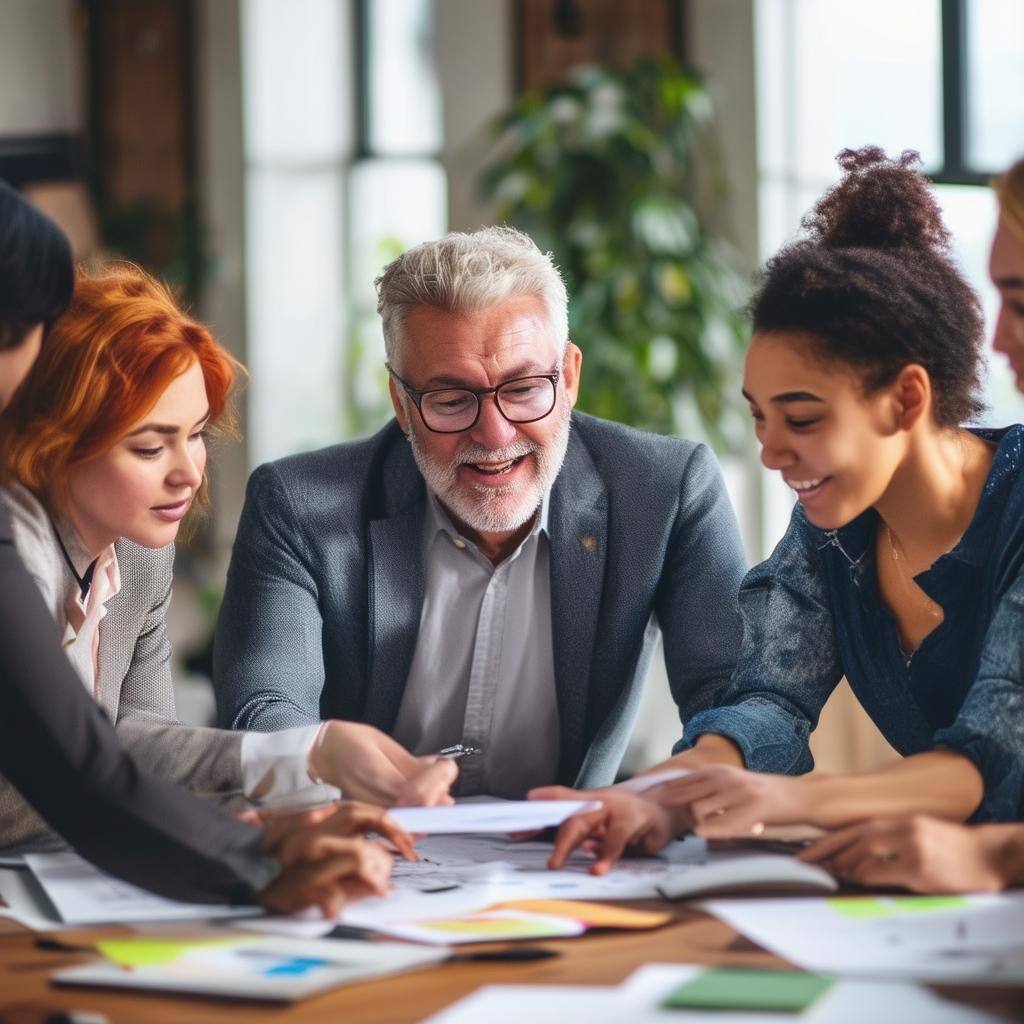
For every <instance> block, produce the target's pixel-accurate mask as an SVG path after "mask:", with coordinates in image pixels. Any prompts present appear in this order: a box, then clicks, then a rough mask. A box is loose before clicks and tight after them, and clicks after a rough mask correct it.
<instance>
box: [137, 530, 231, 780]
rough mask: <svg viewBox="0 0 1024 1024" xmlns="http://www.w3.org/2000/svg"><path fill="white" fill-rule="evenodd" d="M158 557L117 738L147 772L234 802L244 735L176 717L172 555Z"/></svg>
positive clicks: (163, 553)
mask: <svg viewBox="0 0 1024 1024" xmlns="http://www.w3.org/2000/svg"><path fill="white" fill-rule="evenodd" d="M149 554H150V555H152V553H149ZM159 554H160V555H161V558H162V561H159V562H158V561H157V560H155V559H153V563H152V565H151V566H150V567H149V568H150V571H155V573H156V575H157V576H158V578H160V580H161V581H160V582H159V583H158V584H157V586H156V587H155V588H154V589H155V599H154V603H153V605H152V607H150V608H149V609H148V610H147V612H146V615H145V618H144V620H143V622H142V626H141V629H140V630H139V634H138V637H137V638H136V639H135V643H134V649H133V650H132V652H131V658H130V661H129V665H128V671H127V673H126V674H125V677H124V680H123V681H122V682H121V687H120V699H119V701H118V706H117V733H118V736H119V737H120V739H121V742H122V743H123V744H124V746H125V749H126V750H129V751H130V752H131V753H132V755H133V756H134V757H135V760H136V761H137V762H138V764H139V766H140V767H141V768H143V769H144V770H145V771H148V772H152V773H153V774H154V775H157V776H159V777H160V778H162V779H167V780H168V781H169V782H175V783H177V784H179V785H182V786H185V787H186V788H188V789H190V790H192V791H193V792H195V793H201V794H203V795H204V796H211V797H216V798H224V799H234V798H236V797H238V796H239V795H240V794H241V790H242V767H241V745H242V733H239V732H230V731H228V730H225V729H206V728H202V727H201V726H194V725H186V724H184V723H182V722H179V721H178V720H177V718H176V716H175V707H174V687H173V683H172V679H171V665H170V659H171V645H170V641H169V640H168V638H167V609H168V606H169V604H170V601H171V572H172V566H173V553H172V549H170V548H168V549H167V550H166V551H164V552H160V553H159Z"/></svg>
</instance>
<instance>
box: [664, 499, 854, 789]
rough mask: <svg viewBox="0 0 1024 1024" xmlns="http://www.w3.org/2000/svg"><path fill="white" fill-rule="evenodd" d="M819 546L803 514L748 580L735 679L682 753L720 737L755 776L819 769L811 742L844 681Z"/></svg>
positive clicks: (694, 723) (689, 728) (697, 723)
mask: <svg viewBox="0 0 1024 1024" xmlns="http://www.w3.org/2000/svg"><path fill="white" fill-rule="evenodd" d="M816 543H820V540H818V537H817V535H816V534H815V533H813V532H812V531H811V529H810V528H809V527H808V526H807V524H806V522H805V521H804V519H803V514H802V512H801V510H800V509H799V508H798V509H796V510H795V511H794V513H793V518H792V519H791V520H790V525H789V529H788V530H787V531H786V535H785V536H784V537H783V538H782V540H781V541H780V542H779V545H778V547H777V548H776V549H775V551H774V552H773V553H772V556H771V558H769V559H768V560H767V561H766V562H762V563H761V564H760V565H758V566H755V567H754V568H753V569H752V570H751V571H750V572H749V573H748V574H747V577H746V579H744V581H743V584H742V586H741V588H740V616H741V618H742V622H743V640H742V644H741V647H740V654H739V661H738V662H737V665H736V672H735V673H734V675H733V677H732V681H731V683H730V684H729V686H728V688H727V689H726V690H725V692H724V693H723V694H722V696H721V698H720V699H719V701H718V703H717V704H716V706H715V707H712V708H710V709H708V710H707V711H702V712H700V713H699V714H697V715H696V716H695V717H694V718H693V719H692V720H691V721H689V722H687V724H686V734H685V737H684V739H683V741H682V742H681V743H679V744H677V746H676V752H678V751H679V750H683V749H686V748H687V747H690V746H692V745H693V744H694V743H695V742H696V741H697V739H698V737H699V736H700V735H701V734H702V733H717V734H718V735H721V736H727V737H728V738H729V739H731V740H733V742H735V743H736V744H737V746H739V748H740V750H741V751H742V754H743V760H744V763H745V764H746V766H747V767H748V768H749V769H751V770H753V771H761V772H780V773H786V774H791V775H796V774H800V773H802V772H807V771H810V769H811V768H812V767H813V766H814V761H813V758H812V757H811V752H810V748H809V746H808V742H807V741H808V737H809V735H810V733H811V732H812V731H813V729H814V728H815V726H816V725H817V723H818V715H819V713H820V712H821V708H822V706H823V705H824V703H825V701H826V700H827V699H828V697H829V695H830V694H831V693H832V691H833V690H834V689H835V687H836V684H837V683H838V682H839V680H840V678H841V677H842V668H841V666H840V661H839V652H838V648H837V645H836V640H835V631H834V627H833V619H832V611H831V608H830V607H829V601H828V591H827V587H826V581H825V579H824V576H823V567H822V559H821V557H820V556H819V554H818V552H816V551H815V544H816Z"/></svg>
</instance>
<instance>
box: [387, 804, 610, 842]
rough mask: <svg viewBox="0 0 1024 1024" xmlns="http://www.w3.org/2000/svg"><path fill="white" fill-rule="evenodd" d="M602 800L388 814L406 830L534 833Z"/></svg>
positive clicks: (468, 806)
mask: <svg viewBox="0 0 1024 1024" xmlns="http://www.w3.org/2000/svg"><path fill="white" fill-rule="evenodd" d="M600 806H601V802H600V801H599V800H500V801H499V800H496V801H489V802H487V803H461V804H453V805H451V806H449V807H396V808H394V809H392V810H391V811H390V812H389V813H390V815H391V817H392V818H394V819H395V821H397V822H398V824H399V825H400V826H401V827H402V828H404V829H405V830H406V831H407V832H414V833H421V834H424V835H468V834H472V833H485V832H501V833H506V834H507V833H509V832H534V831H536V830H537V829H543V828H550V827H552V826H554V825H561V824H562V822H563V821H565V819H566V818H570V817H572V815H574V814H578V813H579V812H580V811H593V810H597V808H599V807H600Z"/></svg>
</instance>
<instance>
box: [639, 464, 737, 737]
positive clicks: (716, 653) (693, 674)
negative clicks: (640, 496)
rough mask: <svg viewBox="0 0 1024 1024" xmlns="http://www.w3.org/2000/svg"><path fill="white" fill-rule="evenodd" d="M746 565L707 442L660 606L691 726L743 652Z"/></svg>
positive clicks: (685, 502) (683, 510) (687, 496)
mask: <svg viewBox="0 0 1024 1024" xmlns="http://www.w3.org/2000/svg"><path fill="white" fill-rule="evenodd" d="M745 569H746V562H745V558H744V554H743V545H742V543H741V541H740V535H739V527H738V526H737V523H736V515H735V513H734V512H733V508H732V504H731V503H730V501H729V496H728V494H727V493H726V490H725V483H724V481H723V480H722V474H721V470H720V469H719V466H718V462H717V460H716V459H715V456H714V454H713V453H712V452H711V450H710V449H709V448H708V447H707V446H706V445H698V446H697V447H696V448H695V449H694V451H693V453H692V454H691V455H690V458H689V459H688V461H687V464H686V466H685V469H684V472H683V475H682V480H681V484H680V494H679V506H678V510H677V512H676V517H675V521H674V523H673V525H672V533H671V536H670V539H669V546H668V552H667V556H666V566H665V572H664V576H663V579H662V583H661V585H660V587H659V590H658V594H657V599H656V605H655V611H656V614H657V618H658V624H659V625H660V627H661V630H662V634H663V636H664V643H665V663H666V667H667V669H668V679H669V685H670V686H671V688H672V696H673V698H674V700H675V702H676V706H677V707H678V708H679V717H680V721H681V722H682V723H683V725H684V726H685V724H686V722H687V721H688V720H689V718H690V717H691V716H693V715H694V714H696V713H697V712H699V711H701V710H703V709H704V708H707V707H710V706H711V705H712V704H714V703H715V701H716V700H717V698H718V697H719V696H720V695H721V693H722V691H723V690H724V688H725V687H726V685H727V684H728V682H729V679H730V677H731V676H732V673H733V669H734V667H735V665H736V656H737V653H738V650H739V641H740V621H739V614H738V611H737V594H738V593H739V588H740V581H741V580H742V579H743V574H744V571H745Z"/></svg>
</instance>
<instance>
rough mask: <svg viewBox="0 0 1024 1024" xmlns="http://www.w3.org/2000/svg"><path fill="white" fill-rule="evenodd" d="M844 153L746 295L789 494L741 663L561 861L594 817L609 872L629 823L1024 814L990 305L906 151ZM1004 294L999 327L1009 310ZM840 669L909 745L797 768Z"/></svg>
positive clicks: (659, 827)
mask: <svg viewBox="0 0 1024 1024" xmlns="http://www.w3.org/2000/svg"><path fill="white" fill-rule="evenodd" d="M839 161H840V164H841V165H842V167H843V169H844V170H845V172H846V173H845V175H844V177H843V179H842V180H841V181H840V182H839V184H837V185H836V186H835V187H834V188H833V189H831V190H830V191H829V192H828V193H826V195H825V196H824V197H823V198H822V199H821V200H820V201H819V202H818V204H817V205H816V206H815V208H814V210H813V212H812V213H811V214H810V215H809V216H808V217H807V218H806V220H805V227H806V229H807V233H806V235H805V237H803V238H801V239H799V240H798V241H795V242H793V243H792V244H790V245H788V246H786V247H785V248H784V249H782V250H781V252H779V253H778V254H777V255H776V256H775V257H774V258H773V259H772V260H770V261H769V262H768V265H767V267H766V270H765V274H764V278H763V281H762V283H761V286H760V289H759V291H758V294H757V295H756V296H755V298H754V301H753V303H752V314H753V337H752V340H751V343H750V348H749V351H748V354H747V360H746V367H745V374H744V395H745V397H746V398H747V400H748V402H749V404H750V410H751V414H752V416H753V418H754V424H755V431H756V434H757V438H758V441H759V442H760V445H761V459H762V462H763V463H764V465H765V466H767V467H768V468H769V469H773V470H776V471H778V472H779V473H781V475H782V477H783V479H784V480H785V481H786V483H787V484H789V485H790V487H792V488H793V490H794V491H795V493H796V497H797V499H798V503H797V506H796V508H795V510H794V512H793V517H792V520H791V523H790V526H789V529H788V531H787V532H786V535H785V536H784V537H783V539H782V541H781V542H780V543H779V545H778V546H777V547H776V549H775V551H774V552H773V554H772V556H771V557H770V558H769V559H768V560H767V561H766V562H764V563H762V564H761V565H759V566H757V567H755V568H754V569H753V570H752V571H751V572H750V573H749V574H748V575H747V577H746V579H745V580H744V582H743V585H742V589H741V593H740V610H741V613H742V617H743V621H744V640H743V646H742V650H741V654H740V658H739V662H738V665H737V669H736V672H735V674H734V676H733V679H732V682H731V684H730V686H729V687H728V688H727V689H726V691H725V692H724V693H723V694H722V695H721V696H720V698H719V700H718V702H717V704H716V706H714V707H712V708H710V709H708V710H706V711H704V712H701V713H700V714H698V715H696V716H695V717H694V718H693V719H691V720H690V721H689V722H687V723H686V732H685V737H684V740H683V741H682V743H681V744H680V745H679V748H678V749H679V752H678V753H677V756H676V757H675V758H673V759H672V760H671V761H670V762H667V763H666V765H662V766H660V767H661V768H662V769H664V768H665V767H672V768H679V769H689V770H690V771H689V773H688V774H686V775H684V776H683V777H682V778H678V779H676V780H674V781H670V782H667V783H665V784H663V785H662V786H660V787H658V788H656V789H652V790H650V791H648V793H647V794H645V795H644V796H642V797H637V796H634V795H630V794H624V793H621V792H614V791H611V792H606V791H601V795H602V797H605V808H604V809H603V810H602V811H601V812H596V813H595V814H594V815H592V816H591V818H589V819H587V818H578V819H576V820H574V821H572V822H570V823H567V824H566V825H565V826H563V828H562V831H561V835H560V836H559V841H558V844H557V846H556V853H555V857H554V858H553V861H554V863H555V864H558V863H561V862H562V860H563V859H564V856H565V855H566V854H567V853H568V851H569V850H570V849H572V848H573V847H574V846H575V845H577V844H578V843H579V842H581V841H582V840H583V839H584V837H586V836H587V835H590V834H592V833H593V830H594V829H595V828H598V829H603V830H604V831H603V836H602V838H600V839H599V841H598V852H599V856H598V863H597V869H598V870H604V869H606V868H607V866H608V865H609V864H610V863H611V862H612V861H613V860H614V859H615V858H616V857H617V856H618V855H619V854H620V853H621V851H622V849H623V848H624V847H625V845H626V844H627V843H630V844H633V845H640V846H641V847H643V848H647V849H652V848H656V847H657V846H658V845H660V844H661V843H663V842H664V841H666V839H667V838H668V837H670V836H671V835H675V834H678V833H679V832H681V831H682V830H684V829H685V828H690V827H692V828H695V830H696V831H697V832H698V833H700V834H701V835H704V836H708V837H725V836H737V835H750V834H751V833H753V834H755V835H756V834H759V833H760V832H762V831H763V830H764V828H765V826H766V825H772V824H792V823H808V824H812V825H818V826H821V827H823V828H829V829H831V828H837V827H840V826H844V825H848V824H849V823H852V822H857V821H862V820H865V819H870V818H879V817H890V818H892V817H905V816H909V815H915V814H927V815H932V816H934V817H937V818H941V819H946V820H951V821H965V820H967V819H973V820H976V821H1009V820H1013V819H1015V818H1016V817H1017V816H1018V814H1019V812H1020V807H1021V801H1022V797H1024V648H1022V647H1021V644H1020V636H1021V634H1022V632H1024V427H1021V426H1019V425H1017V426H1011V427H1009V428H1005V429H998V430H981V429H974V428H970V429H968V428H967V427H965V426H964V425H963V424H964V423H965V422H967V421H969V420H971V419H973V418H974V417H976V416H977V415H978V414H979V412H980V411H981V403H980V400H979V389H980V367H981V361H982V318H981V313H980V309H979V304H978V300H977V298H976V296H975V295H974V293H973V292H972V291H971V289H970V287H969V286H968V284H967V283H966V281H965V280H964V279H963V277H962V275H961V274H960V272H959V271H958V269H957V268H956V265H955V264H954V262H953V260H952V257H951V255H950V252H949V236H948V233H947V231H946V229H945V228H944V226H943V224H942V220H941V217H940V213H939V209H938V205H937V203H936V201H935V199H934V197H933V195H932V194H931V191H930V189H929V187H928V185H927V182H926V181H925V179H924V178H923V177H921V175H919V174H918V173H917V172H916V170H915V169H914V164H915V163H916V158H915V155H914V154H909V153H908V154H904V155H903V156H901V157H900V158H899V159H897V160H889V159H886V158H885V155H884V154H883V153H882V152H881V151H880V150H878V149H875V148H867V149H863V150H860V151H857V152H853V151H845V152H843V153H842V154H840V157H839ZM1004 216H1005V214H1004ZM997 283H999V282H998V280H997ZM1003 298H1004V314H1003V319H1002V320H1001V325H1002V326H1001V327H1000V331H1001V332H1002V331H1004V330H1005V331H1009V330H1010V329H1011V324H1010V318H1011V317H1012V316H1017V315H1019V301H1018V305H1017V306H1016V307H1014V305H1013V303H1014V299H1013V298H1012V296H1011V294H1010V292H1009V289H1004V291H1003ZM1014 309H1017V313H1014V312H1013V310H1014ZM1008 310H1009V311H1008ZM1000 336H1002V334H1001V335H1000ZM843 675H845V676H846V677H847V679H848V680H849V682H850V684H851V687H852V688H853V691H854V693H855V694H856V695H857V697H858V699H859V700H860V702H861V704H862V705H863V706H864V708H865V709H866V711H867V712H868V714H869V715H870V716H871V718H872V719H873V720H874V722H875V723H876V725H877V726H878V727H879V729H880V730H881V731H882V733H883V734H884V735H885V736H886V738H887V739H888V740H889V742H890V743H891V744H892V746H893V747H894V748H895V749H896V750H897V751H899V752H900V753H901V754H902V755H904V756H903V757H902V758H901V759H900V760H898V761H895V762H893V763H890V764H887V765H884V766H883V767H881V768H879V769H877V770H874V771H870V772H864V773H856V774H846V775H840V774H836V775H820V774H815V775H806V774H805V773H807V772H808V771H809V770H810V768H811V767H812V764H813V761H812V758H811V754H810V750H809V746H808V736H809V734H810V732H811V731H812V730H813V729H814V727H815V725H816V724H817V719H818V714H819V712H820V710H821V708H822V706H823V705H824V703H825V701H826V700H827V698H828V696H829V695H830V693H831V692H832V690H833V689H834V688H835V686H836V684H837V683H838V682H839V680H840V678H841V677H842V676H843ZM544 795H545V796H550V795H553V794H552V791H551V790H550V789H549V790H545V791H544Z"/></svg>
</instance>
